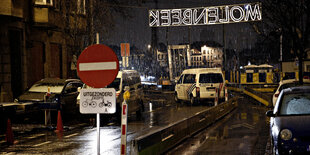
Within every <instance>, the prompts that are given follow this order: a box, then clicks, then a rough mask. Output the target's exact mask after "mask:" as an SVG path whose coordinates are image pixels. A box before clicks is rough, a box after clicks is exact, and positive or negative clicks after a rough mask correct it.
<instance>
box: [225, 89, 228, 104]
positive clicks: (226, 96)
mask: <svg viewBox="0 0 310 155" xmlns="http://www.w3.org/2000/svg"><path fill="white" fill-rule="evenodd" d="M227 101H228V91H227V86H225V102H227Z"/></svg>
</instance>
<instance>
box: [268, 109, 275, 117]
mask: <svg viewBox="0 0 310 155" xmlns="http://www.w3.org/2000/svg"><path fill="white" fill-rule="evenodd" d="M266 116H267V117H275V116H276V115H275V114H274V113H273V111H272V110H268V111H267V112H266Z"/></svg>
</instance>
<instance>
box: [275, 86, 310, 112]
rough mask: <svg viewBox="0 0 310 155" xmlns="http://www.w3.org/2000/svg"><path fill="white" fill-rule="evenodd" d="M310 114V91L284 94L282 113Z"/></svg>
mask: <svg viewBox="0 0 310 155" xmlns="http://www.w3.org/2000/svg"><path fill="white" fill-rule="evenodd" d="M304 114H310V93H309V92H305V93H298V94H287V95H284V96H283V99H282V102H281V106H280V115H304Z"/></svg>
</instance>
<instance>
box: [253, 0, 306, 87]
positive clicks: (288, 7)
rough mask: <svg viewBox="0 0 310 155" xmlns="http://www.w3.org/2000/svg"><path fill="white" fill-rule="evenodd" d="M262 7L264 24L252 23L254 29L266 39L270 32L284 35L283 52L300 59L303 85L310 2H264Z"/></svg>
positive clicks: (264, 0)
mask: <svg viewBox="0 0 310 155" xmlns="http://www.w3.org/2000/svg"><path fill="white" fill-rule="evenodd" d="M262 7H263V24H255V23H254V24H253V23H252V24H253V27H254V29H255V30H256V32H258V33H259V34H261V35H262V36H264V37H265V38H268V37H270V34H271V33H270V32H278V33H281V35H283V45H284V46H283V51H284V52H289V53H291V54H292V55H293V56H295V57H296V58H298V64H299V65H298V67H299V81H300V83H303V70H302V69H303V60H304V58H306V56H307V49H309V45H310V44H309V43H310V42H309V39H310V38H309V37H310V36H309V35H310V14H309V12H310V1H308V0H262ZM268 30H269V31H268Z"/></svg>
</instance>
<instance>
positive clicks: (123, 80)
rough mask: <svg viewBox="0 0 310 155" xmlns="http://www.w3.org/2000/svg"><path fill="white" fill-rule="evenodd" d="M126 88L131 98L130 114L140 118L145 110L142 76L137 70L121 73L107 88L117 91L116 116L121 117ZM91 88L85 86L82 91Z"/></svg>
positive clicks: (78, 99)
mask: <svg viewBox="0 0 310 155" xmlns="http://www.w3.org/2000/svg"><path fill="white" fill-rule="evenodd" d="M125 86H129V92H130V98H129V100H128V101H127V102H128V113H134V112H135V113H136V114H137V115H138V116H140V114H141V112H142V111H143V110H144V105H143V97H144V95H143V88H142V84H141V79H140V74H139V73H138V72H137V71H135V70H122V71H119V72H118V74H117V77H116V78H115V80H114V81H113V82H112V83H111V84H110V85H108V86H107V88H115V91H116V104H117V106H116V114H117V115H119V117H120V112H121V104H122V102H123V100H124V99H123V94H124V92H125V91H124V88H125ZM87 88H90V87H89V86H86V85H84V86H83V88H82V89H87ZM77 104H80V95H79V96H78V97H77Z"/></svg>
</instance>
